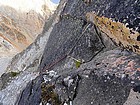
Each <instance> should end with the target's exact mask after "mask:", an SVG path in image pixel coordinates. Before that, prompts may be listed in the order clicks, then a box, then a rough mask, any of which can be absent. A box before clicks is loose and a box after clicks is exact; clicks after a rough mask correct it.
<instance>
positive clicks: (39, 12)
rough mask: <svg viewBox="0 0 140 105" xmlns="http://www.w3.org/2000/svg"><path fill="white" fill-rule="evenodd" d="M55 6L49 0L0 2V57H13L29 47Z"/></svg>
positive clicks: (10, 0)
mask: <svg viewBox="0 0 140 105" xmlns="http://www.w3.org/2000/svg"><path fill="white" fill-rule="evenodd" d="M56 6H57V5H55V4H53V3H52V2H51V1H50V0H40V1H38V0H31V1H29V0H6V1H5V0H1V1H0V56H5V55H6V56H7V55H8V56H11V55H15V54H16V53H18V52H21V51H23V50H24V49H25V48H26V47H27V46H29V45H30V44H31V43H32V42H33V41H34V40H35V38H36V37H37V36H38V34H40V33H41V32H42V29H43V26H44V23H45V21H46V20H47V19H48V17H49V16H50V15H51V14H52V13H53V11H54V10H55V8H56Z"/></svg>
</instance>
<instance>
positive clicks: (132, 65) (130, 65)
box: [125, 61, 135, 70]
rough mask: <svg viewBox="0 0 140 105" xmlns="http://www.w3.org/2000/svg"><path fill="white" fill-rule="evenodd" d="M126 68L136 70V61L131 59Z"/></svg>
mask: <svg viewBox="0 0 140 105" xmlns="http://www.w3.org/2000/svg"><path fill="white" fill-rule="evenodd" d="M125 70H135V62H134V61H129V62H128V64H127V66H126V68H125Z"/></svg>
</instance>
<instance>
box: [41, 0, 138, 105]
mask: <svg viewBox="0 0 140 105" xmlns="http://www.w3.org/2000/svg"><path fill="white" fill-rule="evenodd" d="M66 2H67V5H66V6H65V8H64V10H63V12H62V13H61V15H60V20H59V22H58V23H57V24H56V25H55V26H54V28H53V30H52V32H51V35H50V37H49V40H48V43H47V44H46V48H45V50H44V54H43V57H42V61H41V64H40V70H41V72H42V75H43V78H44V81H43V83H42V93H41V94H42V104H47V103H50V104H51V105H63V104H64V103H65V104H66V103H67V104H71V105H73V104H74V105H98V104H99V105H131V104H132V103H134V101H136V102H135V105H136V104H139V100H140V99H137V98H138V97H139V94H140V93H136V92H139V85H140V80H139V72H140V71H139V70H140V56H139V54H140V52H139V51H140V42H139V36H140V33H139V27H140V25H139V22H138V20H139V8H137V7H138V5H139V4H140V2H139V1H137V0H129V1H128V0H123V1H118V0H109V1H106V0H83V1H81V0H67V1H66ZM125 49H126V50H125ZM133 52H134V53H133ZM136 53H137V54H136ZM78 67H79V68H78ZM49 90H51V91H52V93H48V91H49ZM132 97H133V98H132ZM132 105H133V104H132Z"/></svg>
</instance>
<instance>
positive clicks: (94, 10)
mask: <svg viewBox="0 0 140 105" xmlns="http://www.w3.org/2000/svg"><path fill="white" fill-rule="evenodd" d="M86 1H87V2H86ZM139 5H140V1H138V0H130V1H128V0H123V1H122V0H121V1H116V0H114V1H113V0H108V1H102V0H98V1H96V0H91V1H90V0H83V1H80V0H77V1H73V0H69V1H68V3H67V6H66V8H65V10H64V11H63V13H62V15H71V16H75V17H81V18H83V19H87V20H89V21H91V22H92V23H94V24H95V25H96V26H97V27H98V28H99V29H100V30H101V31H103V32H104V33H106V34H107V35H108V36H109V37H110V38H111V39H112V40H113V41H114V42H115V43H117V45H119V46H122V47H124V48H126V49H130V50H132V51H134V52H136V53H140V42H139V37H140V29H139V27H140V25H139V20H140V19H139V14H140V12H139V8H138V7H139ZM86 16H87V17H86Z"/></svg>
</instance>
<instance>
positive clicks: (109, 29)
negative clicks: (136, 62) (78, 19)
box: [86, 12, 140, 54]
mask: <svg viewBox="0 0 140 105" xmlns="http://www.w3.org/2000/svg"><path fill="white" fill-rule="evenodd" d="M86 17H87V20H88V21H90V22H93V23H94V24H95V25H96V26H97V27H98V28H99V29H100V30H101V31H103V32H104V33H106V34H107V35H108V36H109V37H110V38H111V39H112V40H113V41H114V42H115V43H116V44H117V45H119V46H121V47H124V48H126V49H129V50H132V51H133V52H136V53H138V54H140V41H139V40H137V38H138V37H139V36H140V33H138V32H136V31H134V30H131V29H129V28H127V27H126V26H125V25H124V24H123V23H120V22H113V21H112V20H111V19H108V18H106V17H104V16H102V17H99V16H97V15H96V14H95V13H93V12H89V13H87V14H86Z"/></svg>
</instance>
